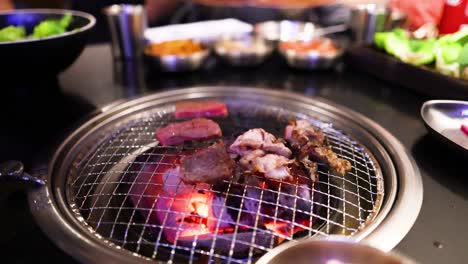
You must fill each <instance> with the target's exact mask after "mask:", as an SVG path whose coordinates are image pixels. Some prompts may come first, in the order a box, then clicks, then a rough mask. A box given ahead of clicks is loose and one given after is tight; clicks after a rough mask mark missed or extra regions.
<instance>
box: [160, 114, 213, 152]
mask: <svg viewBox="0 0 468 264" xmlns="http://www.w3.org/2000/svg"><path fill="white" fill-rule="evenodd" d="M220 136H222V132H221V128H220V127H219V125H218V124H217V123H216V122H214V121H212V120H210V119H206V118H195V119H192V120H188V121H183V122H178V123H172V124H169V125H167V126H165V127H162V128H159V129H158V130H157V131H156V138H157V139H158V141H159V142H160V143H161V144H162V145H164V146H170V145H177V144H181V143H184V142H186V141H191V140H202V139H208V138H213V137H220Z"/></svg>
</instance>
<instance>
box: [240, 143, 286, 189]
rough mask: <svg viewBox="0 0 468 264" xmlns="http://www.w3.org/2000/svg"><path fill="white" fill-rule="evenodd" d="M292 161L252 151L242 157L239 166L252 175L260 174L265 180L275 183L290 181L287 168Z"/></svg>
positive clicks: (259, 151)
mask: <svg viewBox="0 0 468 264" xmlns="http://www.w3.org/2000/svg"><path fill="white" fill-rule="evenodd" d="M292 162H293V161H292V160H289V159H288V158H286V157H284V156H280V155H277V154H266V153H265V152H264V151H263V150H258V149H257V150H254V151H251V152H250V153H248V154H246V155H244V156H243V157H242V158H241V159H240V161H239V164H240V165H241V166H242V167H243V168H245V169H247V170H249V171H250V172H251V173H253V174H258V173H260V174H261V175H263V176H264V177H265V178H267V179H270V180H277V181H283V180H284V181H292V180H293V178H294V177H293V176H292V175H291V173H290V171H289V168H288V166H289V165H290V164H291V163H292Z"/></svg>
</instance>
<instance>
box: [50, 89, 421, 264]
mask: <svg viewBox="0 0 468 264" xmlns="http://www.w3.org/2000/svg"><path fill="white" fill-rule="evenodd" d="M229 91H231V92H229ZM186 92H187V90H181V91H175V92H168V93H166V94H160V95H161V96H162V95H167V96H169V97H175V98H173V99H174V100H178V98H177V97H178V96H182V97H183V98H180V99H187V97H204V96H207V95H208V96H213V93H214V94H215V95H219V94H220V93H222V94H229V93H233V92H232V90H227V89H218V88H213V87H207V88H193V89H189V90H188V92H190V93H186ZM241 92H244V93H247V92H248V93H249V97H251V95H252V94H255V93H258V94H260V95H262V96H266V95H268V96H273V95H276V96H278V95H281V101H283V102H284V97H285V96H287V97H288V98H291V99H293V100H295V103H296V104H298V105H301V104H307V103H313V104H315V105H314V107H315V108H316V107H317V105H318V106H319V108H316V109H315V110H318V111H317V112H319V113H320V112H321V111H320V110H321V109H327V108H330V107H332V106H329V105H327V104H323V103H322V102H320V101H312V100H310V99H306V98H299V97H298V96H296V95H291V94H286V95H285V94H283V93H281V92H273V91H263V90H258V89H236V91H235V92H234V94H235V95H238V94H239V93H241ZM184 95H185V96H184ZM187 95H190V96H187ZM224 96H232V95H224ZM155 97H156V96H152V97H151V96H150V97H146V98H142V99H140V100H136V101H133V102H130V103H124V104H122V105H120V106H119V107H117V108H119V109H116V111H115V112H113V113H112V114H111V115H110V118H109V119H108V120H106V121H107V122H113V120H115V119H117V118H118V116H119V115H125V114H128V113H125V112H126V110H125V109H126V108H127V107H130V108H132V109H131V110H128V109H127V110H128V111H130V112H133V111H135V110H136V109H135V108H144V101H148V102H149V101H154V102H153V103H156V104H157V101H158V100H157V99H155ZM304 99H305V100H304ZM161 100H164V96H162V99H161ZM304 101H305V102H304ZM321 104H323V105H321ZM327 110H329V109H327ZM325 111H326V110H325ZM115 113H118V114H115ZM335 114H336V113H333V112H332V113H331V115H330V113H326V115H324V116H326V117H330V116H332V117H335V116H334V115H335ZM349 114H350V113H348V115H349ZM351 114H354V113H351ZM101 116H102V117H105V114H103V115H101ZM357 116H359V115H357ZM359 117H360V118H362V117H361V116H359ZM96 121H97V120H94V121H93V120H92V121H90V122H92V123H94V122H96ZM365 121H367V122H368V120H365ZM96 123H99V122H96ZM336 123H340V122H336ZM88 124H90V123H88ZM370 125H371V127H374V128H375V127H376V126H375V124H372V123H371V124H370ZM99 127H102V126H99ZM82 128H83V129H81V130H80V129H79V130H77V131H76V132H75V134H74V135H72V136H71V137H70V138H73V137H74V136H76V135H78V134H81V133H83V132H85V136H84V137H81V138H86V137H87V136H89V134H91V133H92V132H93V130H90V131H87V130H86V129H84V128H86V125H85V126H83V127H82ZM376 128H377V130H381V128H379V127H378V126H377V127H376ZM96 129H97V127H95V128H94V130H96ZM374 132H375V131H374ZM378 132H381V131H378ZM384 132H385V131H384ZM386 136H389V135H386ZM390 139H393V138H391V136H390ZM69 141H70V140H69ZM70 142H72V141H70ZM78 142H79V140H78ZM66 143H67V142H66ZM371 143H372V142H371ZM376 143H378V142H376ZM371 145H372V144H371ZM377 145H379V144H377ZM65 146H66V144H64V145H63V146H62V150H63V149H64V148H65ZM397 146H399V145H397ZM70 149H73V147H72V148H70ZM57 153H58V154H59V153H60V151H59V152H57ZM58 154H57V155H56V156H55V157H54V161H55V162H58V163H56V164H60V163H61V161H60V155H58ZM52 164H54V162H53V163H52ZM60 167H61V169H62V170H63V168H64V166H60ZM390 167H392V166H390ZM51 168H52V167H51ZM391 169H392V168H390V170H391ZM62 172H63V171H62ZM52 173H54V171H51V173H50V175H52ZM416 176H418V175H417V171H416ZM51 182H52V181H49V185H51ZM51 187H53V186H51ZM57 187H58V186H57ZM394 187H395V188H391V189H390V191H388V192H386V197H389V196H390V198H392V197H391V196H392V194H394V193H395V191H394V190H392V189H396V185H395V184H394ZM55 190H58V192H56V193H55V194H56V195H57V198H58V202H59V204H57V205H58V207H62V209H65V210H64V211H63V212H62V213H63V214H64V215H65V216H64V217H68V218H69V219H67V220H66V221H69V220H75V221H72V222H75V224H76V223H77V221H76V220H78V222H79V221H80V219H73V216H72V215H71V214H70V212H69V211H68V210H66V207H67V206H66V203H65V202H64V201H65V200H63V198H64V197H62V195H63V190H60V188H57V189H55ZM392 201H393V199H390V202H388V201H387V203H386V204H384V205H386V206H383V209H382V212H384V213H387V212H388V211H389V208H391V205H392V204H391V203H392ZM383 202H384V203H385V201H383ZM60 203H61V204H60ZM382 212H381V214H382ZM380 216H382V215H379V216H377V218H376V219H375V221H374V222H372V223H370V225H369V226H371V225H372V224H375V225H378V222H381V221H382V220H383V219H382V218H383V217H384V216H383V217H381V219H379V217H380ZM70 218H71V219H70ZM410 225H411V224H410ZM366 231H367V232H369V233H372V230H369V229H367V230H361V231H360V232H356V237H359V235H361V236H364V237H365V235H366V234H365V232H366ZM90 233H91V232H88V235H89V234H90ZM363 234H364V235H363ZM82 235H86V233H85V234H82ZM88 238H89V237H88ZM91 239H92V238H91ZM93 242H94V243H98V244H99V243H101V242H102V243H104V244H106V243H105V242H103V241H102V240H101V242H99V241H93ZM392 246H393V245H392ZM111 254H117V255H120V257H125V256H127V257H129V256H131V255H133V254H129V252H125V251H119V252H118V253H117V252H115V251H111ZM130 259H133V258H130ZM130 259H128V260H130Z"/></svg>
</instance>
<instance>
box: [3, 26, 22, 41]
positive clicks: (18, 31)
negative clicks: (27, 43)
mask: <svg viewBox="0 0 468 264" xmlns="http://www.w3.org/2000/svg"><path fill="white" fill-rule="evenodd" d="M25 37H26V30H25V29H24V27H15V26H8V27H5V28H2V29H0V42H4V41H17V40H21V39H24V38H25Z"/></svg>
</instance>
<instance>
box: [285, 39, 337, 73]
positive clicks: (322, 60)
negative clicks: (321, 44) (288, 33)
mask: <svg viewBox="0 0 468 264" xmlns="http://www.w3.org/2000/svg"><path fill="white" fill-rule="evenodd" d="M330 40H332V39H330ZM332 41H333V42H334V44H335V45H336V46H337V47H338V51H337V52H336V53H335V54H333V55H321V54H318V53H315V52H308V53H302V52H297V51H295V50H292V49H284V48H282V47H281V43H284V42H283V41H281V42H280V45H279V47H278V50H279V53H280V54H281V55H282V56H283V57H284V58H285V60H286V62H287V63H288V65H289V66H290V67H292V68H296V69H303V70H324V69H329V68H332V67H333V66H335V65H336V64H337V63H338V61H339V60H340V59H341V57H342V55H343V53H344V48H343V46H342V45H340V44H338V42H337V41H335V40H332Z"/></svg>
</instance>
